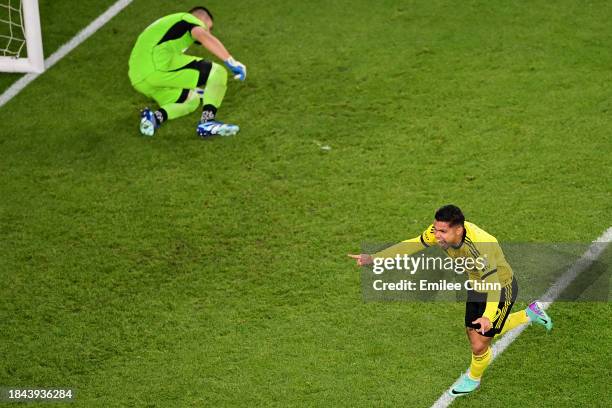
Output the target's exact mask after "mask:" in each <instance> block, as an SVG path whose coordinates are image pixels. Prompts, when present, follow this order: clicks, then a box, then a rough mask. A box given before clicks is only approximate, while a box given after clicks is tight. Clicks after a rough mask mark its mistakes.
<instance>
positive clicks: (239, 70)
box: [223, 57, 247, 81]
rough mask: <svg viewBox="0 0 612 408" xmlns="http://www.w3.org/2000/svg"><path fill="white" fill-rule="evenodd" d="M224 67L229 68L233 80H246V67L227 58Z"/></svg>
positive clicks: (231, 58)
mask: <svg viewBox="0 0 612 408" xmlns="http://www.w3.org/2000/svg"><path fill="white" fill-rule="evenodd" d="M223 62H225V66H226V67H228V68H229V70H230V71H232V73H233V74H234V79H239V80H241V81H244V80H245V79H246V74H247V71H246V67H245V66H244V64H242V63H240V62H239V61H236V60H235V59H234V58H233V57H229V58H228V59H226V60H225V61H223Z"/></svg>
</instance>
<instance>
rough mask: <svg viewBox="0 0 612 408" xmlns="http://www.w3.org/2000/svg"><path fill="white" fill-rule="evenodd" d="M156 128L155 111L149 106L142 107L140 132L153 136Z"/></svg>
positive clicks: (157, 126) (157, 125)
mask: <svg viewBox="0 0 612 408" xmlns="http://www.w3.org/2000/svg"><path fill="white" fill-rule="evenodd" d="M158 128H159V124H158V123H157V118H156V117H155V113H154V112H153V111H152V110H151V109H149V108H144V109H143V110H142V112H140V133H142V134H143V135H144V136H153V135H154V134H155V131H156V130H157V129H158Z"/></svg>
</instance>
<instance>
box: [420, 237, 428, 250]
mask: <svg viewBox="0 0 612 408" xmlns="http://www.w3.org/2000/svg"><path fill="white" fill-rule="evenodd" d="M419 238H421V244H423V246H424V247H425V248H429V244H427V242H425V240H424V239H423V234H421V236H420V237H419Z"/></svg>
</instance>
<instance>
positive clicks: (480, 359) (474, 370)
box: [470, 347, 493, 380]
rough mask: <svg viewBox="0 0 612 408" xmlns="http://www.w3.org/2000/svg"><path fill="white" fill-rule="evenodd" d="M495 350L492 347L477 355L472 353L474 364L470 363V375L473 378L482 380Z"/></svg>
mask: <svg viewBox="0 0 612 408" xmlns="http://www.w3.org/2000/svg"><path fill="white" fill-rule="evenodd" d="M492 354H493V351H492V350H491V347H489V348H488V349H487V351H485V352H484V353H483V354H481V355H479V356H477V355H474V353H472V364H470V377H471V378H472V379H473V380H480V377H482V374H483V373H484V371H485V370H486V369H487V367H488V366H489V364H490V363H491V357H492Z"/></svg>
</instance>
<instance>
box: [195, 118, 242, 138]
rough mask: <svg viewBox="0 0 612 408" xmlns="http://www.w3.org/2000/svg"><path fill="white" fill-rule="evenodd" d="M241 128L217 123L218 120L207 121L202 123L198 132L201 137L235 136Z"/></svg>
mask: <svg viewBox="0 0 612 408" xmlns="http://www.w3.org/2000/svg"><path fill="white" fill-rule="evenodd" d="M239 130H240V128H239V127H238V126H236V125H230V124H229V123H223V122H217V121H216V120H207V121H206V122H200V123H199V124H198V128H197V129H196V131H197V132H198V135H200V136H201V137H207V136H213V135H219V136H233V135H235V134H236V133H238V131H239Z"/></svg>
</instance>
